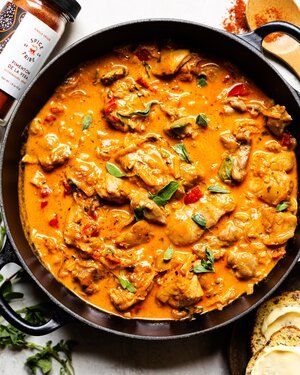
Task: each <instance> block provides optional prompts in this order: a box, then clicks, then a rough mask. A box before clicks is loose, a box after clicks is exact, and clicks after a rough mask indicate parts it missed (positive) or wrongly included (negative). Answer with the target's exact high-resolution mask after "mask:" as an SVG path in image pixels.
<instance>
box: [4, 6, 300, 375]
mask: <svg viewBox="0 0 300 375" xmlns="http://www.w3.org/2000/svg"><path fill="white" fill-rule="evenodd" d="M3 2H4V0H0V5H1V3H3ZM79 2H80V3H81V5H82V11H81V13H80V15H79V17H78V19H77V20H76V22H75V23H74V24H73V25H71V27H69V29H68V30H67V32H66V33H65V35H64V36H63V38H62V40H61V41H60V43H59V45H58V47H57V48H56V50H55V53H57V52H58V51H60V50H61V49H62V48H64V47H65V46H67V45H69V44H71V43H73V42H75V41H77V40H78V39H79V38H81V37H83V36H85V35H87V34H89V33H91V32H93V31H96V30H98V29H101V28H103V27H106V26H109V25H112V24H116V23H119V22H124V21H128V20H134V19H143V18H181V19H186V20H192V21H196V22H200V23H205V24H208V25H212V26H216V27H221V24H222V20H223V17H224V14H225V11H226V8H228V5H229V3H230V0H228V1H227V0H126V1H124V0H79ZM298 2H300V0H298ZM276 66H277V67H278V65H276ZM279 69H280V71H281V72H282V73H283V74H284V76H285V78H286V79H287V80H288V81H289V82H290V83H291V84H292V85H294V87H295V88H297V89H298V90H299V91H300V84H299V81H298V80H297V79H295V78H294V76H293V75H292V74H291V73H290V72H288V71H287V70H285V69H284V68H282V67H279ZM27 296H29V297H28V298H27V299H26V304H30V303H31V300H32V299H33V298H34V297H33V296H34V287H33V288H29V291H28V292H27ZM24 303H25V301H24ZM228 333H230V327H229V328H228V329H225V330H222V331H219V332H217V333H213V334H209V335H205V336H199V337H192V338H190V339H183V340H176V341H169V342H165V341H164V342H150V341H147V342H142V341H134V340H131V339H125V338H121V337H118V336H114V335H109V334H107V333H102V332H95V331H94V330H92V329H90V328H88V327H85V326H83V325H81V324H79V323H74V324H71V325H69V326H66V327H64V328H62V329H60V330H59V331H57V332H54V333H52V334H51V335H48V336H46V337H41V338H32V340H33V341H36V342H39V343H45V342H46V341H48V340H53V341H54V342H56V341H58V340H59V339H61V338H65V339H68V338H72V339H75V340H76V341H77V342H78V346H77V347H76V349H75V351H74V367H75V370H76V374H77V375H96V374H101V375H106V374H107V375H119V374H120V375H127V374H154V373H155V374H174V375H177V374H178V375H179V374H180V375H181V374H182V375H183V374H191V375H193V374H195V375H196V374H197V375H202V374H203V375H204V374H205V375H223V374H224V375H225V374H229V370H228V367H227V363H226V348H227V346H228V341H226V338H227V337H228ZM28 354H29V353H28V352H27V353H26V352H20V353H18V352H12V351H7V350H5V351H0V375H11V374H14V375H22V374H26V373H27V372H26V370H25V368H24V366H23V363H24V360H25V358H26V356H28ZM57 373H58V371H57V370H54V371H53V374H57Z"/></svg>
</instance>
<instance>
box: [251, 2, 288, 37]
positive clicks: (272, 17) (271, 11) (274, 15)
mask: <svg viewBox="0 0 300 375" xmlns="http://www.w3.org/2000/svg"><path fill="white" fill-rule="evenodd" d="M254 19H255V23H256V27H260V26H262V25H264V24H265V23H267V22H271V21H280V20H282V15H281V13H280V11H279V10H278V9H277V8H274V7H273V8H268V9H267V10H266V16H265V17H263V16H261V15H259V14H256V15H255V17H254ZM282 35H283V33H279V32H277V33H272V34H270V35H268V36H267V37H266V38H265V41H266V42H269V43H270V42H274V41H275V40H277V39H278V38H280V37H281V36H282Z"/></svg>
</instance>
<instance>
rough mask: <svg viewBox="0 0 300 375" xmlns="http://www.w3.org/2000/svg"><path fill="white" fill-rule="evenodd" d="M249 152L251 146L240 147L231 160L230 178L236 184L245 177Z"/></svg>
mask: <svg viewBox="0 0 300 375" xmlns="http://www.w3.org/2000/svg"><path fill="white" fill-rule="evenodd" d="M250 152H251V146H249V145H242V146H240V147H239V148H238V150H237V151H236V153H235V154H234V156H233V158H232V159H233V163H232V169H231V178H232V179H233V180H234V181H236V182H238V183H240V182H242V181H243V180H244V178H245V176H246V173H247V165H248V161H249V158H250Z"/></svg>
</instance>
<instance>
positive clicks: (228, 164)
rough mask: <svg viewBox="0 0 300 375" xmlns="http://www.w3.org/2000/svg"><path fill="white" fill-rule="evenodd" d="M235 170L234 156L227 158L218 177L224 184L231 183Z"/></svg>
mask: <svg viewBox="0 0 300 375" xmlns="http://www.w3.org/2000/svg"><path fill="white" fill-rule="evenodd" d="M232 168H233V158H232V156H227V158H226V159H224V160H223V161H222V163H221V165H220V168H219V172H218V176H219V177H220V179H221V180H222V181H223V182H227V183H228V182H231V181H232V178H231V172H232Z"/></svg>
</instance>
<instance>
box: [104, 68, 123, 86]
mask: <svg viewBox="0 0 300 375" xmlns="http://www.w3.org/2000/svg"><path fill="white" fill-rule="evenodd" d="M127 74H128V68H127V67H126V66H123V65H116V66H113V67H112V68H111V69H110V71H109V72H107V73H105V74H103V76H102V77H101V83H102V84H103V85H105V86H109V85H111V84H112V83H114V82H115V81H117V80H118V79H121V78H124V77H125V76H126V75H127Z"/></svg>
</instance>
